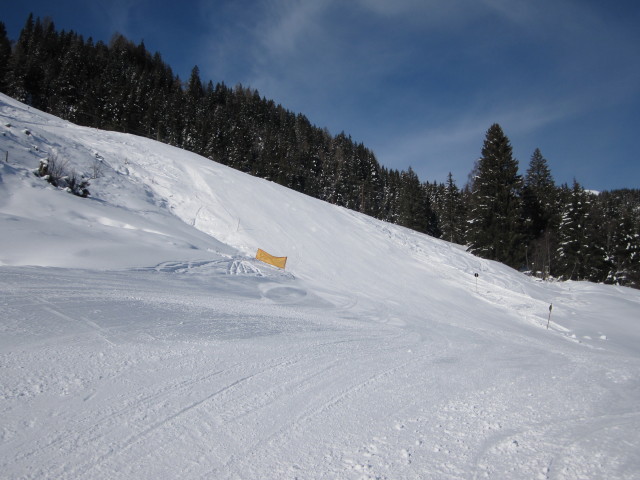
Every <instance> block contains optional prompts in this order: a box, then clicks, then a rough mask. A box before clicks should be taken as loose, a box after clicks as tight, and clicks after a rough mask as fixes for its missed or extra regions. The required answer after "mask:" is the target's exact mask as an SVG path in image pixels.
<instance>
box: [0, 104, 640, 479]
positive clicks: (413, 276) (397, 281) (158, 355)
mask: <svg viewBox="0 0 640 480" xmlns="http://www.w3.org/2000/svg"><path fill="white" fill-rule="evenodd" d="M0 116H2V117H3V118H2V122H0V133H1V134H2V135H1V136H0V150H2V151H6V152H9V159H10V161H9V163H8V164H7V163H4V162H2V163H0V228H1V234H0V477H1V478H11V479H40V478H59V479H69V480H71V479H87V478H89V479H109V480H111V479H131V478H139V479H143V478H148V479H156V478H194V479H198V478H200V479H210V478H215V479H258V478H261V479H262V478H273V479H347V480H350V479H388V480H392V479H425V478H429V479H465V480H466V479H484V478H492V479H505V478H527V479H539V480H543V479H544V480H546V479H552V480H582V479H585V478H590V479H595V478H598V479H600V478H606V479H636V478H638V476H639V475H640V457H639V456H638V454H637V452H638V451H640V435H638V432H639V431H640V408H639V405H640V404H639V403H638V400H639V399H640V355H639V352H640V350H639V348H638V345H640V325H638V322H637V318H638V312H640V294H639V293H638V292H637V291H632V290H629V289H624V288H620V287H606V286H602V285H592V284H586V283H580V282H567V283H564V284H554V283H544V282H539V281H536V280H533V279H530V278H527V277H524V276H522V275H520V274H518V273H516V272H514V271H513V270H511V269H508V268H507V267H504V266H502V265H500V264H497V263H495V262H490V261H487V260H483V259H480V258H477V257H473V256H471V255H469V254H467V253H466V252H464V249H463V248H462V247H460V246H456V245H452V244H449V243H447V242H443V241H440V240H436V239H433V238H430V237H426V236H424V235H421V234H418V233H416V232H412V231H410V230H407V229H404V228H402V227H398V226H395V225H390V224H386V223H383V222H379V221H377V220H374V219H372V218H370V217H366V216H363V215H360V214H358V213H356V212H352V211H349V210H346V209H342V208H337V207H335V206H332V205H328V204H326V203H322V202H318V201H316V200H314V199H310V198H309V197H306V196H304V195H300V194H298V193H296V192H292V191H289V190H286V189H283V188H281V187H279V186H277V185H275V184H273V183H271V182H268V181H264V180H260V179H256V178H252V177H249V176H247V175H244V174H242V173H240V172H236V171H233V170H231V169H228V168H226V167H223V166H221V165H218V164H216V163H213V162H210V161H208V160H205V159H202V158H200V157H197V156H196V155H193V154H190V153H188V152H184V151H181V150H178V149H175V148H173V147H169V146H166V145H161V144H158V143H157V142H153V141H151V140H148V139H140V138H136V137H134V136H132V135H126V134H120V133H115V132H102V131H97V130H95V129H89V128H81V127H77V126H74V125H71V124H68V123H65V122H63V121H61V120H59V119H56V118H55V117H52V116H49V115H45V114H42V113H41V112H37V111H35V110H33V109H29V108H27V107H25V106H23V105H21V104H19V103H18V102H15V101H13V100H11V99H8V98H7V97H6V96H4V95H0ZM27 129H28V130H29V131H30V134H29V135H27V134H26V133H25V131H26V130H27ZM49 153H55V154H57V155H58V157H59V158H63V159H65V160H67V161H68V162H69V165H70V166H71V167H73V168H75V169H77V170H78V171H81V172H85V173H87V172H90V171H91V169H92V168H93V167H94V166H95V165H99V167H100V169H102V171H103V175H102V176H100V177H99V178H96V179H94V180H92V184H91V187H90V191H91V192H92V197H91V198H89V199H78V198H75V197H73V196H71V195H68V194H66V193H65V192H62V191H60V190H57V189H54V188H53V187H50V186H48V185H47V184H45V183H44V181H42V180H41V179H37V178H35V177H34V176H33V174H32V173H31V171H32V170H33V169H34V168H36V167H37V165H38V161H39V159H41V158H45V157H46V156H47V155H48V154H49ZM96 162H97V163H96ZM258 247H260V248H265V249H267V251H269V252H271V253H273V254H276V255H287V256H288V257H289V260H288V263H287V271H282V270H279V269H276V268H274V267H271V266H269V265H266V264H263V263H261V262H259V261H257V260H256V259H255V258H253V257H254V255H255V251H256V248H258ZM476 273H477V274H478V277H477V278H476V277H475V276H474V274H476ZM550 305H553V310H552V312H551V316H550V317H549V306H550ZM547 323H548V324H549V328H548V329H547Z"/></svg>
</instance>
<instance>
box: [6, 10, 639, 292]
mask: <svg viewBox="0 0 640 480" xmlns="http://www.w3.org/2000/svg"><path fill="white" fill-rule="evenodd" d="M0 90H1V91H2V92H4V93H6V94H8V95H10V96H12V97H14V98H16V99H17V100H20V101H22V102H24V103H26V104H28V105H31V106H33V107H35V108H38V109H41V110H44V111H46V112H49V113H51V114H53V115H56V116H59V117H61V118H64V119H67V120H70V121H72V122H74V123H77V124H81V125H86V126H91V127H96V128H101V129H109V130H117V131H122V132H129V133H134V134H137V135H142V136H146V137H150V138H154V139H157V140H159V141H162V142H165V143H168V144H171V145H175V146H178V147H181V148H184V149H187V150H190V151H193V152H196V153H198V154H200V155H203V156H205V157H207V158H210V159H212V160H215V161H217V162H220V163H223V164H225V165H229V166H231V167H233V168H236V169H238V170H241V171H244V172H247V173H249V174H251V175H255V176H259V177H262V178H266V179H270V180H272V181H274V182H277V183H279V184H281V185H284V186H286V187H289V188H292V189H295V190H297V191H299V192H303V193H305V194H307V195H310V196H313V197H316V198H319V199H322V200H325V201H327V202H330V203H333V204H336V205H341V206H344V207H347V208H350V209H353V210H357V211H360V212H362V213H365V214H367V215H371V216H373V217H376V218H379V219H382V220H386V221H389V222H393V223H396V224H400V225H403V226H406V227H409V228H412V229H414V230H417V231H420V232H424V233H427V234H429V235H432V236H435V237H442V238H444V239H446V240H449V241H453V242H456V243H460V244H467V245H469V248H470V250H471V251H473V252H474V253H476V254H477V255H480V256H482V257H485V258H489V259H494V260H498V261H501V262H504V263H506V264H508V265H511V266H513V267H515V268H519V269H523V270H524V269H526V270H528V271H530V272H533V273H535V274H536V275H539V276H543V277H546V276H554V277H561V278H565V279H568V278H572V279H585V280H592V281H598V282H601V281H602V282H608V283H617V284H624V285H629V286H639V285H640V247H639V246H638V245H639V242H640V241H639V238H640V237H639V233H640V220H639V217H640V213H639V212H640V190H616V191H611V192H604V193H602V194H600V195H593V194H591V193H588V192H586V191H585V190H584V189H583V188H582V187H581V186H580V185H579V184H578V183H577V182H574V184H573V185H572V186H568V185H562V186H560V187H558V186H556V185H555V183H554V181H553V178H552V176H551V173H550V171H549V168H548V165H547V163H546V160H545V159H544V157H543V156H542V154H541V153H540V151H539V150H536V152H534V154H533V156H532V158H531V163H530V166H529V169H528V170H527V173H526V176H525V177H524V178H522V177H521V176H520V175H518V162H517V160H515V159H514V158H513V157H512V154H511V145H510V143H509V140H508V138H507V137H506V136H505V135H504V133H503V132H502V129H501V128H500V126H499V125H493V126H492V127H491V128H490V129H489V131H488V132H487V138H486V139H485V145H484V147H483V149H482V158H480V159H479V160H478V162H477V163H476V165H475V168H474V171H473V172H472V175H471V180H470V182H469V183H468V185H466V187H465V188H463V189H460V188H459V187H458V186H457V185H456V183H455V181H454V179H453V178H452V176H451V175H449V178H448V179H447V181H446V182H445V183H437V182H434V183H429V182H421V181H420V179H419V178H418V176H417V175H416V173H415V172H414V171H413V170H412V169H411V168H409V169H408V170H407V171H398V170H393V169H387V168H385V167H383V166H381V165H380V164H379V163H378V161H377V160H376V158H375V155H374V154H373V152H372V151H371V150H369V149H368V148H366V147H365V146H364V145H363V144H362V143H358V142H355V141H353V140H352V139H351V137H350V136H349V135H347V134H345V133H344V132H343V133H340V134H338V135H335V136H333V135H331V134H330V133H329V132H328V131H327V130H326V129H322V128H318V127H316V126H314V125H312V124H311V123H310V122H309V120H308V119H307V118H306V117H305V116H304V115H301V114H296V113H293V112H290V111H288V110H286V109H284V108H283V107H282V106H281V105H278V104H276V103H275V102H273V101H272V100H268V99H265V98H263V97H261V96H260V95H259V93H258V92H257V91H256V90H252V89H249V88H245V87H242V86H240V85H238V86H236V87H234V88H230V87H227V86H226V85H225V84H224V83H217V84H213V83H212V82H211V81H209V82H208V83H204V82H203V81H202V79H201V78H200V73H199V70H198V67H194V69H193V70H192V72H191V76H190V78H189V79H188V81H186V82H183V81H182V80H181V79H180V78H179V77H178V76H177V75H174V73H173V72H172V70H171V68H170V67H169V66H168V65H167V64H166V63H165V62H164V61H163V60H162V57H161V56H160V54H159V53H156V54H154V55H152V54H151V53H150V52H148V51H147V49H146V47H145V46H144V44H143V43H140V44H139V45H136V44H134V43H133V42H131V41H129V40H127V39H126V38H124V37H123V36H122V35H115V36H114V37H113V38H112V39H111V41H110V42H109V44H108V45H107V44H105V43H103V42H100V41H98V42H94V41H93V40H92V39H91V38H88V39H87V40H85V39H84V38H83V37H82V36H81V35H78V34H77V33H75V32H73V31H69V32H65V31H57V30H56V29H55V26H54V24H53V22H52V21H51V20H49V19H45V20H44V21H41V20H40V19H39V18H38V19H34V18H33V16H29V18H28V19H27V22H26V24H25V26H24V28H23V29H22V31H21V33H20V36H19V38H18V39H17V40H16V41H15V42H11V41H10V40H9V39H8V38H7V34H6V30H5V27H4V24H2V23H0Z"/></svg>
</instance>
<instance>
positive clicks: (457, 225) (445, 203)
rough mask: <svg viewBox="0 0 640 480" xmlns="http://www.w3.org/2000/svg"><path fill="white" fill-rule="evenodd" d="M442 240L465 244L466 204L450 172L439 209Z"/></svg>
mask: <svg viewBox="0 0 640 480" xmlns="http://www.w3.org/2000/svg"><path fill="white" fill-rule="evenodd" d="M438 213H439V216H440V229H441V230H442V238H443V239H445V240H447V241H449V242H454V243H460V244H461V243H464V237H465V235H464V234H465V224H464V215H465V213H464V203H463V201H462V195H461V193H460V189H459V188H458V186H457V185H456V183H455V181H454V180H453V175H452V174H451V172H449V175H448V176H447V182H446V184H444V191H443V195H442V198H441V199H440V205H439V209H438Z"/></svg>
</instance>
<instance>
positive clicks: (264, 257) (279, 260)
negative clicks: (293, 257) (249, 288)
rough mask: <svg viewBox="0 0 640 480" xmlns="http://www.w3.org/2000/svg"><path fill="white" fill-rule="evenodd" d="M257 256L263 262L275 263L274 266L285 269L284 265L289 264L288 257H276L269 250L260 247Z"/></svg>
mask: <svg viewBox="0 0 640 480" xmlns="http://www.w3.org/2000/svg"><path fill="white" fill-rule="evenodd" d="M256 258H257V259H258V260H260V261H261V262H264V263H268V264H269V265H273V266H274V267H278V268H282V269H284V266H285V265H286V264H287V257H274V256H273V255H269V254H268V253H267V252H265V251H264V250H261V249H258V253H256Z"/></svg>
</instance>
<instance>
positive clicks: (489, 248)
mask: <svg viewBox="0 0 640 480" xmlns="http://www.w3.org/2000/svg"><path fill="white" fill-rule="evenodd" d="M521 190H522V178H521V177H520V175H518V161H517V160H516V159H515V158H513V154H512V148H511V143H510V142H509V139H508V138H507V136H506V135H505V134H504V132H503V131H502V128H501V127H500V125H498V124H497V123H496V124H493V125H492V126H491V127H490V128H489V130H487V134H486V138H485V141H484V145H483V147H482V157H481V158H480V159H479V160H478V162H477V165H476V173H475V175H474V178H473V179H472V185H471V199H470V201H471V207H470V211H469V218H468V229H467V240H468V242H469V251H471V252H472V253H474V254H476V255H479V256H481V257H483V258H488V259H491V260H497V261H499V262H502V263H505V264H507V265H510V266H512V267H514V268H518V267H520V266H522V264H523V257H524V255H523V249H522V241H521V240H522V233H521V232H522V227H521V210H522V208H521V200H520V194H521Z"/></svg>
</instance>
